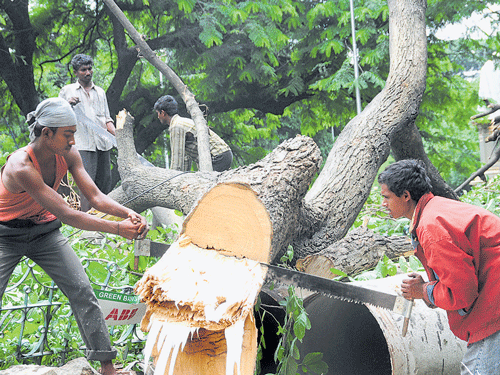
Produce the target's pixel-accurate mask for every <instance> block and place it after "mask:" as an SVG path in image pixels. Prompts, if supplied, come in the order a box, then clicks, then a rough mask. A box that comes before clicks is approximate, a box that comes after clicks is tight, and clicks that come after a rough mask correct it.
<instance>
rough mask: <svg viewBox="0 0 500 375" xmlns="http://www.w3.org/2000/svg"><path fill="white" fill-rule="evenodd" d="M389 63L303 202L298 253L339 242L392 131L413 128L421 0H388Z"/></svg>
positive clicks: (420, 61)
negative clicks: (381, 83) (382, 79)
mask: <svg viewBox="0 0 500 375" xmlns="http://www.w3.org/2000/svg"><path fill="white" fill-rule="evenodd" d="M388 4H389V35H390V52H391V64H390V72H389V76H388V79H387V82H386V86H385V87H384V89H383V90H382V91H381V92H380V94H378V95H377V96H376V97H375V98H374V100H373V101H372V102H371V103H370V104H369V105H368V106H367V107H366V108H365V109H364V110H363V112H362V113H361V114H360V115H358V116H356V117H355V118H354V119H353V120H351V121H350V122H349V123H348V124H347V126H346V127H345V128H344V130H343V131H342V133H341V134H340V136H339V137H338V139H337V141H336V142H335V143H334V145H333V149H332V151H331V152H330V154H329V156H328V159H327V161H326V164H325V166H324V167H323V170H322V171H321V174H320V175H319V177H318V178H317V180H316V181H315V183H314V185H313V186H312V188H311V189H310V190H309V192H308V193H307V195H306V197H305V199H304V202H303V210H302V214H303V221H302V223H303V224H304V226H303V227H302V228H301V233H300V234H299V236H297V237H296V239H295V240H294V242H293V246H294V249H295V250H296V252H297V253H300V254H301V256H302V257H305V256H307V255H309V254H314V253H317V252H318V251H320V250H322V249H323V248H324V247H325V245H326V246H327V244H329V243H332V242H335V241H338V240H340V239H341V238H343V237H344V236H345V234H346V233H347V231H348V230H349V228H350V227H351V226H352V224H353V223H354V220H355V219H356V217H357V215H358V213H359V211H360V210H361V208H362V206H363V204H364V203H365V201H366V199H367V197H368V195H369V194H370V189H371V186H372V184H373V181H374V179H375V177H376V175H377V173H378V170H379V168H380V166H381V165H382V163H384V162H385V161H386V159H387V157H388V155H389V151H390V140H391V138H392V135H393V134H394V133H395V132H397V131H400V130H402V129H408V128H409V127H410V126H413V123H414V121H415V118H416V117H417V115H418V109H419V106H420V102H421V100H422V95H423V93H424V90H425V78H426V70H427V49H426V47H427V37H426V29H425V10H426V2H425V0H405V1H400V0H389V1H388Z"/></svg>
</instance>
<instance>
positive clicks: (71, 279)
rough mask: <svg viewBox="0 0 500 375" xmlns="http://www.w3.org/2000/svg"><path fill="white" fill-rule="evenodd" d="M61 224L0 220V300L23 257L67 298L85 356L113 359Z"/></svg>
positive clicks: (92, 296)
mask: <svg viewBox="0 0 500 375" xmlns="http://www.w3.org/2000/svg"><path fill="white" fill-rule="evenodd" d="M23 222H25V223H26V224H25V225H24V223H23ZM14 224H15V225H14ZM60 226H61V222H60V221H59V220H55V221H52V222H50V223H47V224H39V225H33V224H31V223H30V222H28V221H21V220H14V221H12V222H6V223H0V302H1V297H2V296H3V293H4V292H5V289H6V288H7V284H8V282H9V278H10V276H11V275H12V272H13V271H14V269H15V268H16V266H17V264H18V263H19V262H20V261H21V258H22V257H23V256H26V257H27V258H29V259H31V260H33V261H34V262H35V263H36V264H38V265H39V266H40V267H42V269H43V270H44V271H45V272H46V273H47V274H48V275H49V276H50V277H51V278H52V280H54V282H55V283H56V284H57V286H58V287H59V289H60V290H61V291H62V292H63V293H64V295H65V296H66V297H68V300H69V303H70V306H71V310H72V311H73V315H74V316H75V320H76V323H77V324H78V329H79V330H80V334H81V335H82V339H83V342H84V343H85V346H86V347H87V353H86V354H87V358H88V359H89V360H93V361H109V360H112V359H114V358H115V357H116V350H115V349H114V348H112V347H111V342H110V339H109V332H108V328H107V327H106V324H105V321H104V316H103V314H102V311H101V308H100V306H99V302H98V301H97V298H96V296H95V294H94V291H93V289H92V287H91V285H90V281H89V278H88V277H87V275H86V273H85V270H84V269H83V267H82V264H81V262H80V259H79V258H78V257H77V256H76V254H75V252H74V251H73V249H72V248H71V246H69V244H68V241H67V239H66V237H64V236H63V235H62V234H61V232H60V231H59V227H60ZM0 306H1V303H0Z"/></svg>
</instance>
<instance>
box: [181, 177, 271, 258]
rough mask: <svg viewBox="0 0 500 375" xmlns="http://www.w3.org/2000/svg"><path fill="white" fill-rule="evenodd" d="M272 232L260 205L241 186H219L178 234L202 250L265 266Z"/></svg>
mask: <svg viewBox="0 0 500 375" xmlns="http://www.w3.org/2000/svg"><path fill="white" fill-rule="evenodd" d="M272 232H273V228H272V226H271V220H270V218H269V214H268V213H267V210H266V208H265V207H264V205H263V204H262V203H261V202H260V201H259V199H257V195H256V193H255V192H254V191H253V190H252V189H250V187H249V186H248V185H244V184H234V183H233V184H229V183H226V184H220V185H217V186H216V187H214V188H213V189H212V190H210V191H209V192H208V193H207V194H206V195H205V196H204V197H203V198H202V199H201V200H200V202H199V204H198V205H197V206H196V207H195V209H194V210H193V211H192V212H191V214H190V215H189V216H188V217H187V218H186V220H185V221H184V224H183V228H182V233H183V234H184V235H187V236H188V237H190V238H191V240H192V241H193V243H195V244H196V245H197V246H199V247H201V248H204V249H216V250H219V252H220V253H222V254H226V255H232V256H236V257H239V258H243V257H246V258H249V259H253V260H257V261H259V262H266V263H267V262H269V256H270V251H271V239H272Z"/></svg>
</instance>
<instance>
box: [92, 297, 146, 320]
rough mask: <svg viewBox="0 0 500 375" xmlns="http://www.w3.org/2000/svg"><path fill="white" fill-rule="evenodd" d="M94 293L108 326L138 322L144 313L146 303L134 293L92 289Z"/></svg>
mask: <svg viewBox="0 0 500 375" xmlns="http://www.w3.org/2000/svg"><path fill="white" fill-rule="evenodd" d="M94 293H95V295H96V297H97V300H98V301H99V305H100V306H101V310H102V313H103V315H104V319H105V321H106V325H108V326H117V325H124V324H136V323H140V322H141V319H142V317H143V316H144V314H145V313H146V305H145V304H144V303H141V302H140V301H139V296H136V295H134V294H123V293H118V292H114V291H110V290H101V289H94Z"/></svg>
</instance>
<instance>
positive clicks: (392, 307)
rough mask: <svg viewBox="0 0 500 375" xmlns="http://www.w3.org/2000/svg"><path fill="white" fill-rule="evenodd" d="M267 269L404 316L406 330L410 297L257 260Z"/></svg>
mask: <svg viewBox="0 0 500 375" xmlns="http://www.w3.org/2000/svg"><path fill="white" fill-rule="evenodd" d="M135 246H136V249H135V250H136V251H134V253H135V254H136V255H151V256H158V257H160V256H162V255H163V254H164V253H165V251H167V250H168V248H169V245H167V244H163V243H160V242H154V241H150V240H144V241H136V245H135ZM260 264H261V265H262V266H263V267H265V268H266V269H267V273H266V280H265V282H266V283H275V284H280V285H293V286H294V287H298V288H301V289H307V290H309V291H311V292H318V293H321V294H323V295H326V296H327V297H333V298H337V299H340V300H343V301H347V302H353V303H361V304H368V305H372V306H376V307H381V308H383V309H386V310H389V311H392V312H393V313H396V314H399V315H402V316H403V317H404V322H403V329H402V335H403V336H405V335H406V332H407V330H408V323H409V320H410V315H411V310H412V307H413V301H409V300H407V299H406V298H404V297H403V296H400V295H397V294H389V293H384V292H380V291H378V290H373V289H368V288H363V287H361V286H358V285H353V284H351V283H345V282H341V281H335V280H331V279H327V278H324V277H320V276H315V275H310V274H307V273H304V272H300V271H295V270H292V269H288V268H283V267H278V266H273V265H270V264H267V263H262V262H261V263H260Z"/></svg>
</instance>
